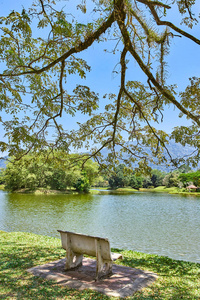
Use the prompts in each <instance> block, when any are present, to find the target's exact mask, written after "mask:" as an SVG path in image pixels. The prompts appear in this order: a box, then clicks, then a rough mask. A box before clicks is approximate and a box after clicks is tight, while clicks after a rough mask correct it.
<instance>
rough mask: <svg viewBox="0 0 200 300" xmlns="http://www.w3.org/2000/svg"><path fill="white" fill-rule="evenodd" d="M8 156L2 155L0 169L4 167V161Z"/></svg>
mask: <svg viewBox="0 0 200 300" xmlns="http://www.w3.org/2000/svg"><path fill="white" fill-rule="evenodd" d="M7 159H8V156H4V157H3V158H1V159H0V169H2V168H3V169H4V168H5V167H6V162H7Z"/></svg>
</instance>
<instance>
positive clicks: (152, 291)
mask: <svg viewBox="0 0 200 300" xmlns="http://www.w3.org/2000/svg"><path fill="white" fill-rule="evenodd" d="M114 251H116V252H121V253H122V254H123V256H124V260H123V261H121V262H120V261H117V263H120V264H123V265H125V266H129V267H133V268H139V269H143V270H148V271H153V272H155V273H157V274H158V276H159V277H158V279H157V280H156V281H155V282H154V283H153V284H152V285H150V286H149V287H147V288H145V289H143V290H142V291H140V292H137V293H136V294H135V295H134V296H132V297H129V298H127V299H147V300H150V299H160V300H161V299H170V300H171V299H174V300H179V299H200V264H195V263H191V262H184V261H176V260H172V259H170V258H167V257H161V256H157V255H149V254H143V253H139V252H133V251H120V250H117V249H114ZM64 255H65V251H64V250H62V249H61V242H60V239H57V238H51V237H47V236H40V235H36V234H32V233H22V232H19V233H17V232H12V233H6V232H3V231H0V299H9V300H15V299H20V300H21V299H23V300H31V299H34V300H35V299H37V300H38V299H39V300H40V299H43V300H46V299H58V300H59V299H67V300H72V299H74V300H75V299H81V300H89V299H91V300H93V299H104V300H105V299H113V300H114V299H118V298H114V297H107V296H104V295H102V294H100V293H97V292H94V291H91V290H84V291H77V290H74V289H68V288H67V287H62V286H59V285H57V284H56V283H55V282H54V281H46V280H44V279H42V278H40V277H36V276H33V275H32V274H30V273H28V272H27V271H26V270H27V269H28V268H31V267H33V266H37V265H41V264H44V263H47V262H50V261H54V260H57V259H60V258H63V257H64Z"/></svg>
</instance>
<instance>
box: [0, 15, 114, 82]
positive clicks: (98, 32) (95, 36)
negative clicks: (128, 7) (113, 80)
mask: <svg viewBox="0 0 200 300" xmlns="http://www.w3.org/2000/svg"><path fill="white" fill-rule="evenodd" d="M114 15H115V14H114V12H112V13H111V15H110V16H109V17H108V18H107V20H106V21H105V22H103V23H102V25H101V26H100V27H99V29H97V30H96V31H95V32H94V33H92V34H91V35H90V36H89V37H87V38H86V39H85V41H84V42H80V43H79V44H78V45H77V46H75V47H73V48H71V49H70V50H69V51H67V52H65V53H64V54H63V55H61V56H60V57H58V58H57V59H55V60H54V61H53V62H51V63H50V64H48V65H47V66H45V67H43V68H41V69H38V70H37V69H34V70H31V71H25V72H19V73H14V74H13V73H12V72H11V73H7V74H0V76H3V77H10V76H20V75H26V74H41V73H43V72H45V71H48V70H49V69H51V68H52V67H54V66H55V65H56V64H58V63H59V62H62V61H63V60H66V59H67V58H68V57H69V56H71V55H72V54H74V53H78V52H81V51H83V50H85V49H87V48H89V47H90V46H91V45H92V44H93V42H94V41H96V40H98V38H99V37H100V36H101V35H102V34H103V33H104V32H105V31H106V30H107V29H108V28H109V27H111V25H112V24H113V22H114V21H115V16H114Z"/></svg>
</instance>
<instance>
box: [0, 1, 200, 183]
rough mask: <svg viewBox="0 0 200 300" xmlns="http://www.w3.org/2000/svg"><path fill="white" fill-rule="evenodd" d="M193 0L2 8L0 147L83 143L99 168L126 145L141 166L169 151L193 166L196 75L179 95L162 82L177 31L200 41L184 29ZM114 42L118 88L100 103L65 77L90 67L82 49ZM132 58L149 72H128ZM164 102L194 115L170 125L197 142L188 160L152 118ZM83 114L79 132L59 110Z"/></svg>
mask: <svg viewBox="0 0 200 300" xmlns="http://www.w3.org/2000/svg"><path fill="white" fill-rule="evenodd" d="M196 2H197V1H195V0H193V1H189V0H175V1H168V0H165V1H163V0H161V1H152V0H134V1H133V0H113V1H107V0H92V1H88V0H84V1H80V3H78V5H77V11H73V12H72V11H70V5H72V4H73V1H72V0H70V1H69V3H67V4H66V2H65V4H66V6H64V5H63V8H60V7H61V5H60V1H56V0H36V1H34V2H33V4H32V6H31V7H30V8H29V9H24V8H23V9H22V10H21V11H12V12H11V13H10V14H9V15H8V16H2V17H1V18H0V24H1V41H0V60H1V66H2V68H3V71H2V72H1V74H0V109H1V110H2V112H4V113H7V114H9V120H8V119H4V118H3V117H1V118H0V122H1V124H2V126H3V128H4V132H5V136H6V138H7V140H8V141H7V142H6V141H5V140H2V141H1V142H0V151H6V150H7V151H8V152H9V155H15V157H16V159H19V158H20V157H22V156H23V155H25V154H27V153H29V152H30V151H34V152H35V153H37V152H38V151H40V150H41V149H47V148H48V149H49V151H50V152H51V153H52V152H54V151H55V149H57V148H59V149H61V150H63V151H67V152H69V151H70V150H71V149H72V148H73V149H76V150H77V149H79V148H82V147H85V148H88V149H89V153H88V155H87V157H86V155H84V159H85V161H86V160H87V159H89V158H90V157H93V158H94V159H95V160H96V161H97V162H98V163H100V164H101V166H102V167H105V166H106V165H107V164H108V163H110V164H112V163H116V162H118V161H119V159H122V158H124V152H126V153H127V154H126V156H125V157H126V159H125V163H127V162H128V163H130V164H131V163H133V162H135V161H137V162H138V169H144V170H148V164H149V163H150V162H151V161H154V162H155V161H156V162H157V163H163V162H166V154H165V153H166V151H167V154H168V156H169V159H170V162H171V163H173V164H174V165H177V164H178V163H184V161H185V160H188V163H192V164H193V165H195V164H197V163H198V159H199V141H200V140H199V125H200V120H199V100H200V99H199V96H200V92H199V91H200V89H199V83H200V79H199V78H195V77H193V78H191V79H190V85H189V86H188V87H187V88H186V90H185V91H182V92H181V93H178V91H177V90H176V88H175V85H169V84H168V83H167V64H166V56H167V55H168V54H169V52H170V44H171V43H172V40H173V42H174V41H176V39H178V38H180V37H182V38H184V39H189V40H190V41H191V47H192V43H195V44H197V45H199V44H200V40H199V39H198V38H197V37H195V36H194V35H193V33H189V32H192V28H193V26H196V25H198V18H199V16H198V12H197V16H196V15H195V9H197V8H196V6H195V5H196V4H197V3H196ZM19 3H20V1H19ZM175 7H177V8H178V13H177V14H179V15H180V17H181V18H182V19H181V24H178V19H179V18H178V15H177V18H176V19H175V20H174V22H173V23H172V22H171V21H170V20H169V19H168V12H170V11H171V10H173V9H174V8H175ZM110 41H112V49H111V52H112V53H113V55H117V57H118V62H119V67H120V70H119V75H118V76H119V77H120V78H119V83H120V84H119V89H118V91H117V93H116V94H110V91H108V93H107V94H106V95H105V97H104V98H105V100H104V101H103V100H102V99H99V96H98V94H97V93H96V92H95V91H92V90H91V88H90V87H89V86H87V85H80V84H77V85H76V86H74V87H73V88H71V86H70V83H68V82H70V80H69V79H70V77H71V76H73V75H74V74H76V76H79V77H80V78H86V76H87V72H89V71H90V66H89V65H88V63H87V61H85V60H84V52H85V51H87V49H89V47H91V46H92V45H94V44H96V43H97V42H98V43H102V44H103V45H104V47H105V48H107V49H108V48H109V46H107V43H109V42H110ZM109 45H110V44H109ZM132 61H134V62H135V63H136V64H137V65H138V66H139V67H140V69H141V70H142V71H143V73H144V75H145V76H146V81H145V82H144V83H141V82H136V81H133V80H132V79H131V78H127V77H128V76H127V69H128V67H129V66H130V65H131V63H132ZM183 64H186V62H183ZM105 101H106V105H105V106H104V108H102V105H103V103H105ZM169 104H172V105H174V106H175V107H176V108H178V110H179V111H180V116H183V115H184V116H186V117H187V118H188V119H190V120H191V126H189V127H186V126H181V127H176V128H175V129H174V131H173V132H172V135H171V137H172V138H173V139H175V140H176V141H177V142H180V143H182V144H183V145H186V144H188V145H191V146H193V147H194V153H193V155H192V156H191V157H189V158H185V159H178V158H177V159H174V158H172V157H171V156H170V153H169V151H168V149H167V142H168V140H169V138H170V136H169V135H168V134H167V133H165V132H164V131H162V130H159V129H156V128H155V127H154V126H153V125H152V124H153V122H162V119H163V110H164V107H165V106H166V105H169ZM100 107H101V109H100ZM80 114H84V115H86V121H85V122H82V123H81V122H80V123H78V125H79V128H78V129H77V130H75V129H74V130H68V129H67V128H64V127H63V124H62V118H65V119H67V118H68V117H69V116H72V117H75V118H77V116H78V115H80ZM52 130H54V131H53V133H52ZM124 136H125V137H126V138H123V137H124ZM116 146H118V149H119V151H116ZM104 147H107V148H108V149H109V154H108V157H107V158H105V157H103V156H102V154H101V150H102V149H103V148H104ZM147 148H148V149H150V150H151V154H149V151H147ZM163 151H165V152H163ZM163 153H164V154H163ZM55 176H58V174H57V175H55ZM59 176H60V175H59ZM59 176H58V181H59ZM31 180H32V181H33V182H34V180H35V179H34V178H32V179H31Z"/></svg>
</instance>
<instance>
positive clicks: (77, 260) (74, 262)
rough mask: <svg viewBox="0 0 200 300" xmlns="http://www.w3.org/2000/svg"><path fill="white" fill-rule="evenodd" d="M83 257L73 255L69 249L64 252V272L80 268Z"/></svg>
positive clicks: (76, 254)
mask: <svg viewBox="0 0 200 300" xmlns="http://www.w3.org/2000/svg"><path fill="white" fill-rule="evenodd" d="M82 260H83V255H80V254H78V253H74V252H73V251H72V250H71V249H70V248H68V249H67V250H66V264H65V270H70V269H74V268H77V267H80V266H82Z"/></svg>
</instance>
